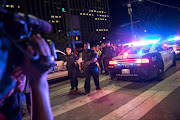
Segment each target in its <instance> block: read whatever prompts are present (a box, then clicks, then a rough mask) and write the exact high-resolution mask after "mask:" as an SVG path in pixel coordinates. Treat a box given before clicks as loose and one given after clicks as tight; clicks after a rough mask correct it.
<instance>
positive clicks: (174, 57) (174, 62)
mask: <svg viewBox="0 0 180 120" xmlns="http://www.w3.org/2000/svg"><path fill="white" fill-rule="evenodd" d="M172 66H176V55H174V56H173V64H172Z"/></svg>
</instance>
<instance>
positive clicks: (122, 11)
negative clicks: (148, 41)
mask: <svg viewBox="0 0 180 120" xmlns="http://www.w3.org/2000/svg"><path fill="white" fill-rule="evenodd" d="M153 1H155V2H159V3H163V4H167V5H170V6H175V7H179V8H180V0H153ZM127 2H128V0H109V6H110V16H111V25H112V31H111V38H112V39H113V40H118V39H119V40H120V41H130V37H129V36H131V25H130V24H129V25H127V26H124V27H121V25H123V24H128V23H130V17H129V14H128V9H127V6H126V5H125V6H122V5H123V4H125V3H127ZM132 9H133V21H134V22H136V21H139V22H137V23H135V24H134V34H135V35H137V37H140V36H144V35H159V36H161V37H163V38H164V39H165V38H166V37H168V36H172V35H177V34H178V30H179V27H178V26H179V21H178V17H179V16H180V13H179V12H178V9H173V8H170V7H165V6H162V5H157V4H154V3H151V2H148V1H146V0H142V1H141V2H139V1H137V2H134V3H132ZM144 30H146V31H147V32H146V33H145V32H144Z"/></svg>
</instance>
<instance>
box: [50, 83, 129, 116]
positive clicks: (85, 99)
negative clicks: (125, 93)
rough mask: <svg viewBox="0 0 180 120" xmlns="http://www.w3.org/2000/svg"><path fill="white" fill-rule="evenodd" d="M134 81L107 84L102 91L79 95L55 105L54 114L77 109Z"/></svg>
mask: <svg viewBox="0 0 180 120" xmlns="http://www.w3.org/2000/svg"><path fill="white" fill-rule="evenodd" d="M131 83H132V82H122V83H121V84H120V85H119V86H117V85H115V84H112V85H109V86H106V87H104V88H102V90H101V91H94V92H92V93H90V94H89V95H86V96H82V97H78V98H76V99H73V100H70V101H67V102H65V103H63V104H60V105H57V106H55V107H53V108H52V110H53V116H54V117H56V116H58V115H60V114H62V113H65V112H67V111H70V110H72V109H75V108H77V107H80V106H82V105H85V104H87V103H89V102H92V101H94V100H96V99H99V98H101V97H103V96H106V95H108V94H110V93H112V92H114V91H116V90H118V89H120V88H123V87H125V86H127V85H129V84H131Z"/></svg>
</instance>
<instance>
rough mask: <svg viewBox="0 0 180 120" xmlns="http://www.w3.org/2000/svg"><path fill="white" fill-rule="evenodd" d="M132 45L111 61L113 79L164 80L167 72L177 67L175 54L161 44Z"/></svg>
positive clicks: (139, 43)
mask: <svg viewBox="0 0 180 120" xmlns="http://www.w3.org/2000/svg"><path fill="white" fill-rule="evenodd" d="M143 44H145V46H144V45H143ZM132 45H133V46H132V47H129V48H127V49H125V50H123V51H122V52H121V53H120V54H119V55H118V56H117V57H114V58H112V60H111V61H109V65H108V68H109V70H110V76H111V79H113V78H115V77H116V76H119V77H121V78H132V79H136V80H147V79H152V78H157V80H163V79H164V72H165V70H167V69H168V68H169V67H170V66H175V65H176V56H175V52H174V51H173V50H172V49H169V48H168V47H166V46H164V45H163V44H161V43H160V42H157V41H155V42H152V43H151V42H149V41H148V42H146V41H143V42H135V43H132Z"/></svg>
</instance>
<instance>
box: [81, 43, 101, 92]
mask: <svg viewBox="0 0 180 120" xmlns="http://www.w3.org/2000/svg"><path fill="white" fill-rule="evenodd" d="M97 57H98V56H97V53H96V51H94V50H92V49H90V44H89V43H85V44H84V51H83V53H82V63H83V65H84V68H85V74H86V80H85V85H84V88H85V94H88V93H90V80H91V75H92V77H93V79H94V83H95V85H96V90H99V89H100V87H99V71H98V66H97V64H96V62H97Z"/></svg>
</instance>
